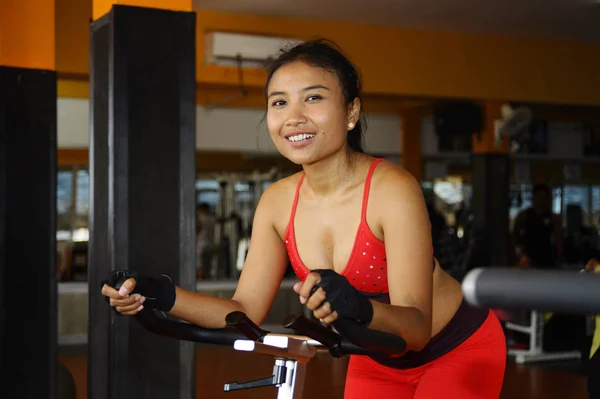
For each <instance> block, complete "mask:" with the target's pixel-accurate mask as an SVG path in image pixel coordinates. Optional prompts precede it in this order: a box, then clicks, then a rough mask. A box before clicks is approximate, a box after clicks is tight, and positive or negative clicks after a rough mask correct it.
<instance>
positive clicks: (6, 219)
mask: <svg viewBox="0 0 600 399" xmlns="http://www.w3.org/2000/svg"><path fill="white" fill-rule="evenodd" d="M56 318H57V280H56V73H55V72H53V71H49V70H39V69H26V68H17V67H4V66H0V342H1V346H0V397H2V398H50V399H54V398H56V395H57V390H56V389H57V388H56V372H57V355H58V352H57V341H58V338H57V327H56V324H57V322H56Z"/></svg>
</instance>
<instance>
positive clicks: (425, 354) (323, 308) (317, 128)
mask: <svg viewBox="0 0 600 399" xmlns="http://www.w3.org/2000/svg"><path fill="white" fill-rule="evenodd" d="M361 87H362V84H361V81H360V78H359V74H358V71H357V69H356V68H355V67H354V66H353V65H352V63H351V62H350V61H349V60H348V59H347V58H346V57H345V56H344V55H343V53H342V52H341V51H340V50H339V49H338V48H337V47H336V46H335V45H333V44H332V43H330V42H328V41H326V40H316V41H309V42H304V43H302V44H299V45H297V46H296V47H293V48H291V49H288V50H286V51H283V52H282V53H281V54H280V56H279V57H278V58H277V59H275V60H274V61H273V63H272V65H271V66H270V67H269V70H268V80H267V85H266V88H265V97H266V105H267V125H268V129H269V134H270V136H271V139H272V140H273V143H274V144H275V146H276V147H277V149H278V150H279V152H280V153H281V154H282V155H283V156H284V157H286V158H288V159H289V160H290V161H292V162H294V163H296V164H300V165H302V169H303V171H302V172H300V173H297V174H295V175H292V176H289V177H286V178H283V179H281V180H279V181H277V182H276V183H274V184H272V185H271V186H269V187H268V189H267V190H266V191H265V192H264V194H263V196H262V197H261V199H260V202H259V204H258V207H257V209H256V212H255V218H254V223H253V229H252V238H251V244H250V247H249V249H248V254H247V257H246V260H245V263H244V266H243V268H242V273H241V276H240V279H239V282H238V285H237V288H236V292H235V294H234V296H233V298H232V299H222V298H215V297H209V296H206V295H202V294H199V293H195V292H190V291H186V290H184V289H181V288H179V287H177V286H176V285H175V282H173V281H172V279H170V278H169V277H168V276H160V277H152V278H151V277H146V276H139V277H138V278H137V279H129V280H127V281H126V282H125V283H123V285H122V287H121V289H120V290H119V291H116V290H115V289H113V288H111V287H109V286H106V285H105V286H104V287H103V289H102V291H103V294H104V295H105V296H107V297H109V298H110V303H111V305H112V306H114V307H115V308H116V310H117V311H119V312H121V313H122V314H126V315H135V314H137V313H138V312H139V311H140V310H141V309H142V308H143V307H144V306H147V307H153V308H157V309H160V310H162V311H165V312H169V313H170V314H171V315H173V316H175V317H177V318H179V319H183V320H185V321H187V322H190V323H194V324H197V325H199V326H202V327H207V328H220V327H224V326H225V316H226V315H227V314H229V313H231V312H234V311H241V312H243V313H245V314H246V315H247V316H248V317H249V318H250V319H251V320H252V321H254V322H255V323H256V324H257V325H260V324H261V323H262V322H263V320H264V319H265V316H266V314H267V312H268V310H269V308H270V307H271V305H272V303H273V301H274V299H275V295H276V293H277V289H278V287H279V285H280V283H281V280H282V277H283V275H284V273H285V270H286V266H287V263H288V259H289V260H290V261H291V264H292V267H293V270H294V272H295V273H296V276H297V277H298V279H299V280H300V281H299V282H298V283H297V284H296V285H295V286H294V290H295V291H296V293H298V295H299V300H300V302H302V303H303V304H306V307H307V308H308V309H310V310H311V311H312V312H313V315H314V316H315V317H317V318H319V319H321V320H322V321H323V322H324V323H333V322H334V321H335V320H336V319H338V318H349V319H353V320H355V321H356V322H358V323H362V324H363V325H364V326H366V327H368V328H370V329H372V330H379V331H384V332H387V333H391V334H397V335H400V336H402V337H403V338H404V340H405V341H406V345H407V348H408V349H409V350H408V352H406V353H405V354H404V355H402V356H401V357H390V356H377V357H373V358H371V357H366V356H352V357H351V360H350V363H349V369H348V373H347V378H346V389H345V398H346V399H359V398H371V397H379V399H387V398H390V399H391V398H416V399H428V398H436V397H444V398H450V399H454V398H456V399H458V398H460V399H469V398H479V399H497V398H498V397H499V395H500V390H501V386H502V381H503V377H504V368H505V363H506V341H505V338H504V334H503V332H502V328H501V326H500V323H499V321H498V319H497V318H496V316H495V315H494V313H493V312H490V310H489V309H481V308H474V307H470V306H469V305H468V304H467V303H466V302H465V301H464V300H463V298H462V289H461V286H460V284H459V283H458V282H457V281H456V280H454V279H453V278H452V277H451V276H450V275H448V274H447V273H446V272H445V271H444V270H443V269H442V268H440V267H438V264H437V261H436V260H435V258H434V257H433V255H432V254H433V248H432V244H431V227H430V224H429V216H428V213H427V208H426V206H425V201H424V199H423V194H422V191H421V187H420V185H419V183H418V182H417V181H416V180H415V179H414V177H413V176H411V175H410V174H409V173H408V172H407V171H406V170H404V169H402V168H401V167H399V166H397V165H395V164H393V163H391V162H387V161H385V160H383V159H374V158H373V157H371V156H369V155H367V154H365V153H364V151H363V149H362V133H363V121H362V120H361V118H362V115H363V114H362V108H361V98H360V95H361ZM130 293H132V294H133V295H129V294H130ZM146 298H147V299H148V300H146Z"/></svg>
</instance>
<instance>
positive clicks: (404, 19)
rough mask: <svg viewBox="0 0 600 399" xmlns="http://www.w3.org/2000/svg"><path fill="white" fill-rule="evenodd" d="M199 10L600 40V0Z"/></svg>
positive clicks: (228, 4) (202, 4) (274, 2)
mask: <svg viewBox="0 0 600 399" xmlns="http://www.w3.org/2000/svg"><path fill="white" fill-rule="evenodd" d="M194 8H195V9H196V10H214V11H225V12H237V13H247V14H258V15H270V16H278V17H296V18H304V19H317V20H328V21H345V22H353V23H366V24H376V25H385V26H395V27H404V28H414V29H432V30H452V31H464V32H482V33H492V34H509V35H518V36H538V37H555V38H563V39H575V40H586V41H587V40H589V41H600V0H368V1H365V0H343V1H342V0H301V1H300V0H287V1H285V0H283V1H282V0H194Z"/></svg>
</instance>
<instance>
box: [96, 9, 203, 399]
mask: <svg viewBox="0 0 600 399" xmlns="http://www.w3.org/2000/svg"><path fill="white" fill-rule="evenodd" d="M195 24H196V16H195V14H194V13H192V12H174V11H166V10H158V9H151V8H142V7H130V6H116V5H115V6H113V7H112V9H111V11H110V12H109V13H108V14H106V15H104V16H103V17H101V18H100V19H98V20H96V21H95V22H93V23H92V27H91V76H90V81H91V98H90V100H91V103H90V106H91V120H90V134H91V135H90V182H91V184H90V190H91V191H90V199H91V203H90V248H89V259H90V274H89V289H90V291H89V292H90V295H89V312H90V325H89V335H88V336H89V341H88V343H89V374H88V398H89V399H108V398H110V399H117V398H123V399H125V398H127V399H129V398H136V399H138V398H139V399H144V398H148V399H150V398H178V399H179V398H185V399H192V398H193V397H194V350H193V345H192V344H190V343H184V342H179V341H176V340H171V339H166V338H162V337H158V336H155V335H152V334H150V333H149V332H147V331H145V330H144V329H142V328H141V327H140V326H139V325H138V324H137V323H136V322H135V321H134V320H133V319H132V318H129V317H121V316H118V315H116V314H115V313H114V312H112V311H111V310H110V309H109V306H108V304H107V303H106V302H105V301H104V299H103V297H102V296H101V295H100V285H101V280H103V279H104V278H106V276H107V275H108V273H109V271H110V270H114V269H130V270H135V271H137V272H140V273H144V274H149V275H157V274H160V273H165V274H169V275H170V276H172V277H173V278H174V280H175V282H176V283H177V284H178V285H179V286H181V287H183V288H186V289H189V290H193V289H194V287H195V281H196V275H195V265H194V263H195V262H194V259H195V251H194V247H195V229H194V226H195V217H194V214H195V212H194V195H195V189H194V186H195V154H196V150H195V115H196V101H195V96H196V83H195V72H196V71H195V34H196V32H195Z"/></svg>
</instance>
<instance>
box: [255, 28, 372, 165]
mask: <svg viewBox="0 0 600 399" xmlns="http://www.w3.org/2000/svg"><path fill="white" fill-rule="evenodd" d="M361 89H362V82H361V80H360V77H359V75H358V71H357V69H356V68H355V67H354V65H352V63H350V62H349V60H348V59H347V58H346V57H345V56H344V55H343V54H342V53H341V52H340V51H338V50H337V48H335V45H334V44H333V43H331V42H328V41H325V40H318V41H310V42H306V43H303V44H301V45H299V46H295V47H293V48H291V49H289V50H287V51H283V52H282V53H281V55H280V56H279V57H278V58H277V59H275V60H274V61H273V62H272V63H271V64H270V65H269V68H268V75H267V82H266V87H265V91H266V97H267V125H268V127H269V132H270V133H271V137H272V139H273V141H274V143H275V146H276V147H277V149H278V150H279V151H280V152H281V153H282V154H283V155H284V156H285V157H287V158H288V159H290V160H291V161H292V162H296V163H299V164H305V163H307V162H305V161H307V160H308V161H309V162H308V163H310V158H303V157H307V156H308V154H309V153H308V152H307V151H303V152H302V153H299V152H297V151H296V152H290V149H291V148H294V149H305V148H308V147H309V146H310V145H311V144H315V145H316V144H319V145H318V147H319V152H314V153H313V157H316V158H317V159H318V158H319V154H322V153H324V152H327V151H331V150H332V149H338V150H339V149H346V148H349V149H351V150H354V151H355V152H359V153H363V152H364V150H363V146H362V139H363V137H362V135H363V126H364V125H365V120H364V117H363V111H362V101H361ZM319 129H320V130H321V133H322V134H320V135H318V134H317V133H318V130H319ZM345 131H347V133H343V134H337V135H336V133H339V132H345ZM318 136H321V137H318ZM319 142H320V143H319ZM344 142H346V143H347V144H348V146H347V147H346V146H345V145H344ZM315 151H316V149H315Z"/></svg>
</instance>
